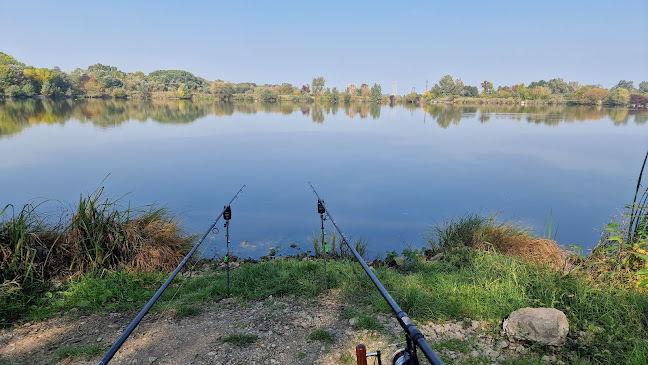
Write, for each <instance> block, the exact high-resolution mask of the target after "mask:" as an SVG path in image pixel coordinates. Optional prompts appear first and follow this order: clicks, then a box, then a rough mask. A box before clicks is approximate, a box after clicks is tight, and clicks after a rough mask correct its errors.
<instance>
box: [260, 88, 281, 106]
mask: <svg viewBox="0 0 648 365" xmlns="http://www.w3.org/2000/svg"><path fill="white" fill-rule="evenodd" d="M254 97H255V98H256V100H258V101H265V102H275V101H277V99H278V98H279V93H278V92H277V91H276V90H275V89H274V88H271V87H265V86H259V87H257V88H255V89H254Z"/></svg>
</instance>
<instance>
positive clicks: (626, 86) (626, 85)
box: [612, 80, 634, 92]
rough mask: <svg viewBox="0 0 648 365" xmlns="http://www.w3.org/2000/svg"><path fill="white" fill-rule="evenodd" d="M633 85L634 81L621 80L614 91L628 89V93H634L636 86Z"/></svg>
mask: <svg viewBox="0 0 648 365" xmlns="http://www.w3.org/2000/svg"><path fill="white" fill-rule="evenodd" d="M632 84H633V82H632V81H627V80H621V81H619V82H618V83H617V84H616V85H615V86H614V87H613V88H612V89H626V90H628V92H632V91H633V90H634V86H633V85H632Z"/></svg>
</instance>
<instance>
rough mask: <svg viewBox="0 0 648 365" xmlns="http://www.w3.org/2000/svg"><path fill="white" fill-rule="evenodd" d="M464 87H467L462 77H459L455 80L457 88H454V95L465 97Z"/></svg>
mask: <svg viewBox="0 0 648 365" xmlns="http://www.w3.org/2000/svg"><path fill="white" fill-rule="evenodd" d="M464 87H465V85H464V82H463V80H462V79H461V77H458V78H457V79H456V80H455V86H454V89H453V91H452V93H453V95H461V96H465V90H464Z"/></svg>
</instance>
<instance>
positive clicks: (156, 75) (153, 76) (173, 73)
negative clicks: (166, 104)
mask: <svg viewBox="0 0 648 365" xmlns="http://www.w3.org/2000/svg"><path fill="white" fill-rule="evenodd" d="M148 77H149V79H150V80H151V81H152V83H153V84H154V85H156V89H158V90H160V91H166V90H174V89H177V88H179V87H180V86H181V85H185V86H186V87H187V88H188V89H195V88H197V87H198V86H202V85H203V84H204V83H205V80H204V79H199V78H197V77H196V76H195V75H194V74H192V73H191V72H187V71H183V70H156V71H153V72H151V73H150V74H148Z"/></svg>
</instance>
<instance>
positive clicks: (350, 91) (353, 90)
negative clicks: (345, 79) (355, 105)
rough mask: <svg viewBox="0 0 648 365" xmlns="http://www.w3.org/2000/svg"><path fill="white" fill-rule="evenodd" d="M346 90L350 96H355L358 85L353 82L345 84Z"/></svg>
mask: <svg viewBox="0 0 648 365" xmlns="http://www.w3.org/2000/svg"><path fill="white" fill-rule="evenodd" d="M346 92H347V93H348V94H349V95H351V96H356V95H357V93H358V87H357V86H356V85H355V84H351V85H349V86H347V89H346Z"/></svg>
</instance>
